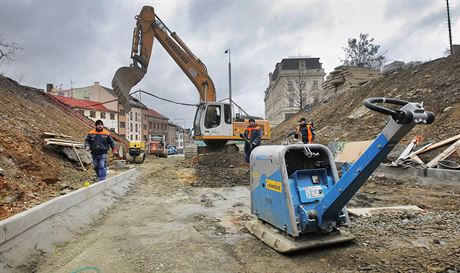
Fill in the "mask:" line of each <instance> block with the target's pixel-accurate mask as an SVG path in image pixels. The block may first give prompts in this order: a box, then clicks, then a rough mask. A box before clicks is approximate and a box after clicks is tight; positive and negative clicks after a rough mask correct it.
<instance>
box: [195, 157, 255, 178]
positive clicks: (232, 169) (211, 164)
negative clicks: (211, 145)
mask: <svg viewBox="0 0 460 273" xmlns="http://www.w3.org/2000/svg"><path fill="white" fill-rule="evenodd" d="M191 167H193V168H194V169H195V171H196V175H197V180H196V181H195V182H194V184H193V186H196V187H233V186H245V185H249V168H248V167H247V166H246V164H245V162H244V158H243V154H241V153H239V152H237V151H233V152H229V151H217V152H212V153H206V154H200V155H198V156H196V157H194V158H193V159H192V160H191Z"/></svg>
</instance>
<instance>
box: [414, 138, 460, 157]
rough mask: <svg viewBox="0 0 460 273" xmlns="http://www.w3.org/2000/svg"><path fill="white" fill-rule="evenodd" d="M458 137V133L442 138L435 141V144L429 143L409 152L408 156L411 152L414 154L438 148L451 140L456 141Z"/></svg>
mask: <svg viewBox="0 0 460 273" xmlns="http://www.w3.org/2000/svg"><path fill="white" fill-rule="evenodd" d="M459 139H460V134H459V135H456V136H453V137H450V138H448V139H445V140H443V141H440V142H437V143H435V144H433V145H430V146H428V147H425V148H422V149H420V150H417V151H415V152H413V153H412V154H410V155H409V157H410V156H411V155H413V154H415V155H419V154H423V153H424V152H428V151H431V150H433V149H436V148H438V147H441V146H444V145H446V144H449V143H451V142H453V141H456V140H459Z"/></svg>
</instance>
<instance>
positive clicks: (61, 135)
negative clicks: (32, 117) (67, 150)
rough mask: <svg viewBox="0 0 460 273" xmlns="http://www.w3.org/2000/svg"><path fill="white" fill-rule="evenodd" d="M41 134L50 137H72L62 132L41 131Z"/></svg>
mask: <svg viewBox="0 0 460 273" xmlns="http://www.w3.org/2000/svg"><path fill="white" fill-rule="evenodd" d="M43 135H45V136H51V137H56V136H58V137H62V138H72V136H69V135H64V134H58V133H50V132H43Z"/></svg>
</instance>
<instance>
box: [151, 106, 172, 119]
mask: <svg viewBox="0 0 460 273" xmlns="http://www.w3.org/2000/svg"><path fill="white" fill-rule="evenodd" d="M147 115H149V116H152V117H156V118H162V119H168V118H167V117H165V116H163V115H162V114H160V113H158V112H157V111H155V110H153V109H150V108H149V109H147Z"/></svg>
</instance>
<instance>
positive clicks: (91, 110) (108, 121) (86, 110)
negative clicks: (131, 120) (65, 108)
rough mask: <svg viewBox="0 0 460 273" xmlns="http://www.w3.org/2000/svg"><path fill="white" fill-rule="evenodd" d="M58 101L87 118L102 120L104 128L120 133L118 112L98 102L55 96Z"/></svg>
mask: <svg viewBox="0 0 460 273" xmlns="http://www.w3.org/2000/svg"><path fill="white" fill-rule="evenodd" d="M55 97H56V99H58V100H59V101H61V102H62V103H64V104H67V105H69V106H70V107H72V108H73V109H74V110H75V111H78V112H80V113H81V114H82V115H84V116H85V117H87V118H89V119H91V120H93V121H94V122H95V121H96V120H98V119H100V120H102V122H103V123H104V126H105V127H107V128H109V129H110V130H112V131H113V132H115V133H118V112H117V111H113V110H111V109H108V108H106V107H105V106H104V105H102V104H99V102H96V101H90V100H80V99H74V98H69V97H64V96H55Z"/></svg>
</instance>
